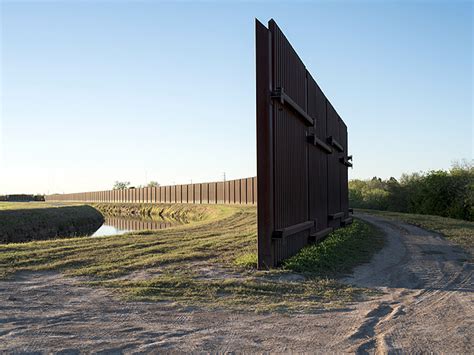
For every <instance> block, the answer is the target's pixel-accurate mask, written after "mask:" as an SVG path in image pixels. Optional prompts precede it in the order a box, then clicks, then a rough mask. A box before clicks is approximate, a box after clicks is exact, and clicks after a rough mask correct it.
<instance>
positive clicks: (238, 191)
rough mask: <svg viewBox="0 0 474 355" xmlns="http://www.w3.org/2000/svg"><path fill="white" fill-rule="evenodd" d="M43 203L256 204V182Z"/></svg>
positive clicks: (73, 195) (51, 197)
mask: <svg viewBox="0 0 474 355" xmlns="http://www.w3.org/2000/svg"><path fill="white" fill-rule="evenodd" d="M45 200H46V201H65V202H92V203H196V204H204V203H208V204H243V205H255V204H256V203H257V178H256V177H250V178H244V179H236V180H228V181H219V182H205V183H197V184H185V185H172V186H159V187H140V188H128V189H122V190H104V191H95V192H79V193H71V194H54V195H46V196H45Z"/></svg>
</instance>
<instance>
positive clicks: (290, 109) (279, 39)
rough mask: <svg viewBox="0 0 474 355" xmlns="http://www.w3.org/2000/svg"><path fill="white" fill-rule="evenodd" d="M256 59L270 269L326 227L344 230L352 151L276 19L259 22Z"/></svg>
mask: <svg viewBox="0 0 474 355" xmlns="http://www.w3.org/2000/svg"><path fill="white" fill-rule="evenodd" d="M256 54H257V55H256V57H257V60H256V66H257V70H256V73H257V90H256V93H257V175H258V180H257V188H256V189H255V190H256V195H257V196H258V198H257V199H258V204H257V206H258V264H259V267H260V268H269V267H272V266H275V265H277V264H278V263H280V262H281V261H282V260H283V259H285V258H287V257H289V256H291V255H294V254H295V253H297V252H298V250H299V249H301V248H302V247H304V246H305V245H306V244H307V243H308V242H310V241H311V240H317V238H318V236H321V235H322V234H321V232H324V233H326V231H327V230H328V220H330V223H329V226H334V227H337V226H339V225H340V221H339V220H337V216H340V212H341V210H342V209H343V208H346V207H345V201H346V195H347V191H346V190H344V184H346V185H347V176H346V175H344V170H343V169H342V168H341V162H340V159H341V158H342V157H343V154H344V153H343V151H344V150H347V148H346V147H344V142H343V144H342V145H341V143H340V142H341V141H344V135H343V134H341V132H344V129H343V128H341V127H342V124H341V122H342V120H341V119H340V118H339V116H338V115H337V113H336V111H335V110H334V108H333V107H332V106H331V104H330V103H329V101H328V100H327V98H326V97H325V95H324V94H323V92H322V91H321V90H320V88H319V87H318V85H317V84H316V82H315V81H314V79H313V78H312V77H311V75H310V73H309V72H308V71H307V70H306V67H305V66H304V64H303V62H302V61H301V59H300V58H299V57H298V55H297V53H296V52H295V50H294V49H293V48H292V46H291V44H290V43H289V41H288V40H287V39H286V37H285V36H284V34H283V33H282V31H281V30H280V29H279V28H278V26H277V25H276V23H275V22H274V21H273V20H271V21H269V23H268V29H267V28H266V27H265V26H264V25H262V24H261V23H260V22H258V21H257V24H256ZM346 160H347V159H346ZM346 165H347V164H345V165H344V166H346ZM248 186H249V185H247V184H246V185H245V187H246V188H248ZM238 187H240V188H241V189H242V188H243V187H244V185H239V186H237V185H236V186H235V192H236V197H237V196H239V194H237V188H238ZM254 194H255V192H254ZM244 195H245V196H246V197H247V196H248V193H246V194H244V193H243V191H240V199H241V202H243V201H242V199H243V197H244ZM343 195H344V196H343ZM346 209H347V208H346ZM336 211H337V212H336ZM343 215H344V214H343Z"/></svg>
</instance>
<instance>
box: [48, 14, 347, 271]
mask: <svg viewBox="0 0 474 355" xmlns="http://www.w3.org/2000/svg"><path fill="white" fill-rule="evenodd" d="M255 31H256V84H257V88H256V101H257V106H256V107H257V117H256V118H257V119H256V121H257V122H256V123H257V176H258V181H257V178H256V177H251V178H245V179H237V180H230V181H222V182H210V183H199V184H187V185H173V186H160V187H144V188H129V189H124V190H107V191H96V192H83V193H73V194H56V195H48V196H45V199H46V201H68V202H92V203H94V202H98V203H100V202H105V203H195V204H248V205H255V204H257V200H258V204H257V211H258V266H259V268H262V269H266V268H271V267H273V266H276V265H278V264H279V263H280V262H281V261H282V260H284V259H286V258H288V257H290V256H292V255H294V254H296V253H297V252H298V251H299V250H300V249H301V248H302V247H304V246H305V245H306V244H308V243H310V242H314V241H318V240H321V239H322V238H324V237H325V236H326V235H328V234H329V233H330V232H331V231H333V230H334V229H336V228H339V227H343V226H346V225H348V224H350V223H352V218H351V217H350V216H349V203H348V202H349V196H348V195H349V193H348V176H347V169H348V167H351V166H352V163H351V160H352V156H350V155H348V138H347V126H346V125H345V123H344V121H343V120H342V119H341V117H340V116H339V115H338V113H337V112H336V110H335V109H334V107H333V106H332V104H331V103H330V102H329V100H328V99H327V98H326V96H325V95H324V93H323V92H322V91H321V89H320V88H319V86H318V84H317V83H316V81H315V80H314V79H313V77H312V76H311V74H310V73H309V72H308V70H307V69H306V67H305V65H304V64H303V62H302V61H301V59H300V58H299V57H298V54H297V53H296V52H295V50H294V49H293V47H292V46H291V44H290V42H289V41H288V40H287V39H286V37H285V35H284V34H283V32H282V31H281V30H280V29H279V28H278V26H277V24H276V23H275V21H273V20H270V21H269V22H268V28H267V27H265V26H264V25H263V24H262V23H260V22H259V21H258V20H257V21H256V28H255Z"/></svg>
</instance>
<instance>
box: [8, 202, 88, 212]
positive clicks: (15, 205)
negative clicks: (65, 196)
mask: <svg viewBox="0 0 474 355" xmlns="http://www.w3.org/2000/svg"><path fill="white" fill-rule="evenodd" d="M72 205H77V204H73V203H64V202H3V201H2V202H0V211H6V210H25V209H32V208H52V207H62V206H72ZM83 205H84V204H83Z"/></svg>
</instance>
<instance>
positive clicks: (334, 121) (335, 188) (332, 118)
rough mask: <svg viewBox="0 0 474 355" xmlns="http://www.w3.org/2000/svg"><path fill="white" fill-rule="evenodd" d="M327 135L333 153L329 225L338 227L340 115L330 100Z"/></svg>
mask: <svg viewBox="0 0 474 355" xmlns="http://www.w3.org/2000/svg"><path fill="white" fill-rule="evenodd" d="M327 135H328V143H330V144H331V147H332V149H333V153H332V154H331V155H330V156H329V157H328V226H329V227H332V228H337V227H339V226H340V225H341V218H340V217H336V216H338V214H339V213H341V212H342V209H341V191H340V190H341V189H340V175H341V169H340V162H339V156H340V153H339V151H338V149H337V145H336V144H337V143H338V141H339V115H338V114H337V112H336V110H335V109H334V107H333V106H332V105H331V103H330V102H329V101H327Z"/></svg>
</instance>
